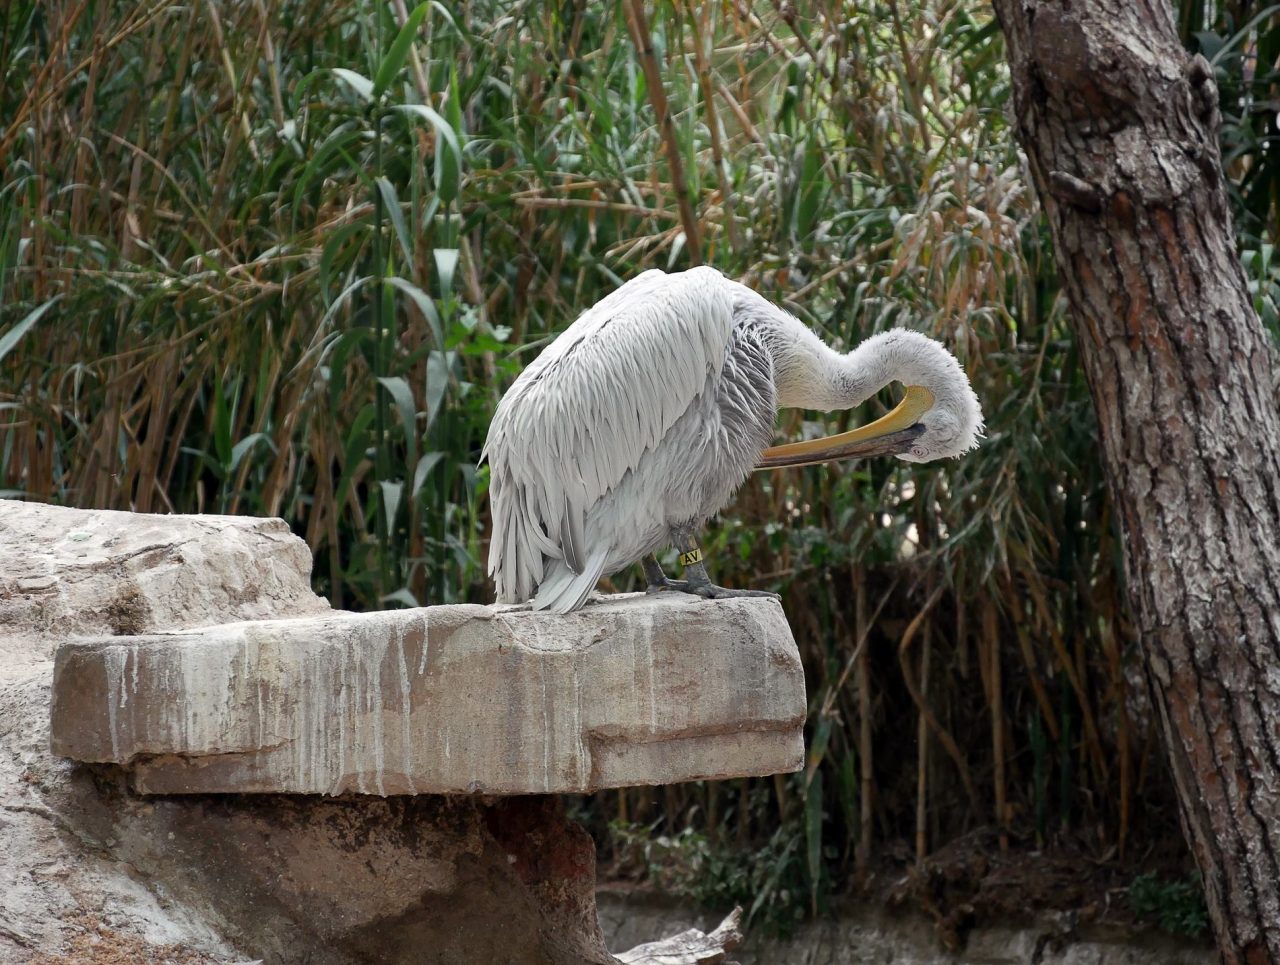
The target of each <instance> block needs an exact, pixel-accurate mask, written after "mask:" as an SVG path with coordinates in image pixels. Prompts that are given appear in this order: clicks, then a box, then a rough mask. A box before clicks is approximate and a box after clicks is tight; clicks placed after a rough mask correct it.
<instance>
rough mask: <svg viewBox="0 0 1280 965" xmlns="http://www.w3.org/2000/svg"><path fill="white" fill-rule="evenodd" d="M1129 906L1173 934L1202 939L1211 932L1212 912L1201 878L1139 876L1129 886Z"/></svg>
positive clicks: (1137, 913) (1136, 913) (1155, 875)
mask: <svg viewBox="0 0 1280 965" xmlns="http://www.w3.org/2000/svg"><path fill="white" fill-rule="evenodd" d="M1129 907H1130V908H1132V909H1133V913H1134V914H1135V915H1139V916H1141V917H1143V918H1148V919H1150V920H1152V921H1154V922H1155V923H1156V924H1158V925H1159V926H1160V927H1161V928H1162V929H1164V930H1165V931H1167V932H1169V933H1170V934H1172V935H1186V936H1188V937H1189V938H1203V937H1204V936H1205V935H1207V934H1208V932H1209V912H1208V910H1207V909H1206V908H1205V904H1204V890H1203V889H1202V888H1201V886H1200V879H1199V878H1198V877H1190V878H1183V879H1181V880H1178V881H1169V880H1166V879H1163V878H1161V877H1160V876H1159V875H1157V874H1144V875H1139V876H1138V877H1136V878H1134V879H1133V882H1132V884H1130V885H1129Z"/></svg>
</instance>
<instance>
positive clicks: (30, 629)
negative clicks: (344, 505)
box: [0, 501, 803, 965]
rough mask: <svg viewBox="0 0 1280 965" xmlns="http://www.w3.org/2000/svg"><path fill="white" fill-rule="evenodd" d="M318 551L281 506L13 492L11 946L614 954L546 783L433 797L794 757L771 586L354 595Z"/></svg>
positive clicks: (4, 594)
mask: <svg viewBox="0 0 1280 965" xmlns="http://www.w3.org/2000/svg"><path fill="white" fill-rule="evenodd" d="M309 570H310V556H309V554H308V553H307V551H306V548H305V546H304V545H303V544H302V542H301V541H300V540H298V539H296V538H295V537H294V536H292V535H291V534H290V533H289V532H288V530H287V529H286V528H285V527H284V526H283V524H281V523H279V522H278V521H271V520H241V519H232V518H224V517H139V516H134V515H131V514H125V513H93V512H86V511H77V510H65V509H56V508H51V507H44V506H34V505H24V504H20V503H14V502H3V501H0V961H3V962H11V961H12V962H25V961H39V962H41V963H42V965H43V963H48V962H54V961H65V962H75V963H93V962H95V961H100V962H118V961H151V960H154V961H160V960H173V961H182V962H185V963H207V962H219V963H222V962H238V961H252V960H257V959H261V960H263V961H265V962H267V963H276V962H301V961H306V962H310V963H312V965H347V963H355V962H404V961H421V962H439V963H446V965H450V963H468V965H469V963H473V962H490V961H492V962H510V963H513V965H526V963H527V965H551V963H560V962H588V963H591V962H599V963H606V962H612V961H614V959H613V958H612V957H611V956H610V955H609V954H608V952H607V951H606V950H605V944H604V941H603V938H602V935H601V932H600V928H599V924H598V920H597V917H596V911H595V900H594V884H595V859H594V849H593V848H592V845H591V841H590V839H589V838H588V837H587V835H586V834H585V832H583V831H582V829H581V828H579V827H578V826H577V825H575V824H574V823H572V822H570V821H567V820H566V819H565V818H564V817H563V815H562V813H561V811H560V806H559V803H558V800H557V799H556V798H553V797H547V796H521V797H509V798H502V797H494V796H491V794H489V795H483V796H482V795H480V794H478V793H473V794H469V795H454V796H441V795H435V794H424V793H421V792H422V791H425V790H427V789H428V788H432V789H442V790H443V789H448V790H466V789H467V788H469V787H473V785H474V788H473V789H475V790H478V789H479V788H480V787H484V788H485V789H486V790H488V791H490V792H492V791H494V790H544V789H552V788H555V789H560V788H565V789H568V788H576V789H581V788H585V787H591V786H606V785H609V784H614V783H618V782H621V781H624V780H632V779H635V780H636V781H638V782H650V781H666V780H672V779H687V778H691V777H700V776H707V775H712V774H718V773H748V772H760V771H763V770H764V769H765V768H768V767H775V766H777V767H779V768H781V767H791V766H797V765H798V764H799V756H798V743H797V737H796V735H797V734H798V727H799V725H800V722H801V717H802V712H803V687H802V681H801V679H800V677H799V668H798V664H797V663H796V662H795V659H794V648H793V647H792V648H790V649H789V648H788V644H789V639H790V638H789V634H788V635H785V636H784V632H785V623H783V622H782V620H781V616H780V612H779V610H778V607H777V604H775V603H773V602H771V601H741V602H739V601H731V602H730V603H729V604H728V605H726V604H724V603H702V602H699V601H688V602H684V601H680V600H678V599H672V600H666V599H661V600H656V601H653V600H649V601H644V600H632V601H618V602H610V603H605V604H601V605H597V606H592V607H590V608H588V609H587V610H586V611H583V613H581V614H575V615H574V618H575V621H576V622H570V623H564V624H562V623H560V622H559V621H558V619H557V618H554V617H545V616H541V615H535V614H529V613H520V612H512V611H495V610H490V609H489V608H485V607H456V608H440V610H439V611H437V610H435V609H433V610H428V611H397V612H392V613H385V614H371V615H367V616H356V615H352V614H342V613H334V612H332V611H329V609H328V607H327V605H326V604H325V603H324V601H323V600H320V599H318V598H316V597H315V596H314V595H312V594H311V592H310V590H309V588H308V577H309ZM646 614H647V616H646ZM682 621H689V622H688V623H687V624H683V625H684V626H685V627H686V630H685V632H683V633H682V632H680V627H681V625H682ZM646 627H648V628H650V629H652V630H653V633H652V635H651V636H648V635H646V634H647V633H648V630H646ZM193 628H194V629H193ZM77 634H81V635H89V636H91V637H94V638H96V639H91V640H85V639H80V640H77V641H74V642H72V641H71V639H70V638H71V637H72V636H73V635H77ZM60 644H61V645H64V646H66V647H67V649H66V651H65V653H64V654H63V655H62V656H61V657H60V658H59V661H58V666H59V671H58V677H57V680H56V685H55V679H54V663H53V659H52V655H53V653H54V651H55V648H56V647H57V646H58V645H60ZM95 675H97V676H96V677H95ZM735 678H738V679H737V680H736V682H735ZM406 685H407V688H408V690H407V693H406V690H405V689H404V688H405V687H406ZM55 690H56V693H55ZM51 704H54V705H56V708H57V709H56V711H55V719H56V721H57V738H56V743H57V747H58V749H59V750H60V751H64V752H67V753H71V754H74V755H77V756H80V757H84V758H86V759H89V760H91V761H96V762H118V763H91V764H81V763H73V762H72V761H70V760H68V759H66V758H63V757H61V756H59V755H55V754H53V753H51V750H50V726H49V724H50V707H51ZM446 711H447V713H446ZM735 711H736V714H737V716H736V717H735V716H734V713H735ZM762 720H764V721H771V722H772V723H769V724H768V726H761V721H762ZM739 724H742V725H744V726H743V727H741V728H739V726H738V725H739ZM406 728H407V730H406ZM770 728H773V729H772V730H770ZM446 738H447V743H446ZM757 740H758V741H759V742H760V746H761V747H762V748H763V750H762V751H761V754H760V757H759V759H758V760H757V761H756V763H755V764H752V763H750V755H749V754H747V753H746V752H745V751H744V748H749V747H751V746H752V742H754V741H757ZM113 744H114V746H113ZM104 749H105V750H104ZM455 755H459V758H458V759H459V760H461V761H462V762H463V763H462V764H455V763H454V761H455ZM441 761H444V763H441ZM726 762H727V763H726ZM486 768H488V769H487V770H486ZM468 770H470V771H471V773H472V774H473V776H472V777H470V778H468V779H467V780H466V781H463V777H464V776H466V774H467V772H468ZM474 775H481V776H480V777H476V776H474ZM419 781H421V784H419ZM410 782H412V783H410ZM138 788H142V789H145V790H148V791H160V790H165V791H174V790H181V791H184V792H187V793H185V794H183V795H180V796H164V795H153V796H144V795H140V794H138V793H137V789H138ZM212 790H217V791H219V792H229V791H253V792H255V793H252V794H236V793H217V794H211V793H203V792H208V791H212ZM279 790H291V791H299V790H306V791H321V792H330V793H339V792H341V794H340V796H336V797H334V796H321V795H319V794H312V795H302V794H278V793H262V792H268V791H279ZM414 791H417V792H419V793H417V794H412V793H401V792H414ZM197 792H200V793H197ZM361 792H369V793H361ZM383 794H386V795H391V796H387V797H383V796H381V795H383ZM397 794H399V795H400V796H395V795H397ZM111 956H114V957H111Z"/></svg>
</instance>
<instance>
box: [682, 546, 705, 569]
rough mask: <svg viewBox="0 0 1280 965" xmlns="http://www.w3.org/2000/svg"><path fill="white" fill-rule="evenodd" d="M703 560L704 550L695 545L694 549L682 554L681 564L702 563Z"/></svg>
mask: <svg viewBox="0 0 1280 965" xmlns="http://www.w3.org/2000/svg"><path fill="white" fill-rule="evenodd" d="M701 562H702V550H700V549H698V548H697V547H694V548H693V549H691V550H689V552H687V553H681V554H680V565H681V566H692V565H693V564H694V563H701Z"/></svg>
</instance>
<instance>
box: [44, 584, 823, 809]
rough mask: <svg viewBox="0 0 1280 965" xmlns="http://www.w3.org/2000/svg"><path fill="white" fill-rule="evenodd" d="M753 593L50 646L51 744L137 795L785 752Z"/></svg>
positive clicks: (785, 654)
mask: <svg viewBox="0 0 1280 965" xmlns="http://www.w3.org/2000/svg"><path fill="white" fill-rule="evenodd" d="M804 716H805V691H804V674H803V671H802V669H801V667H800V660H799V656H798V654H797V652H796V647H795V642H794V640H793V639H792V636H791V631H790V630H789V628H788V627H787V623H786V620H785V619H784V617H783V614H782V608H781V607H780V606H779V605H778V604H777V603H776V602H774V601H772V600H748V599H743V600H726V601H720V602H710V601H704V600H698V599H694V598H692V597H684V596H676V595H672V596H661V597H646V596H644V595H643V594H637V595H630V596H619V597H611V598H606V599H605V600H604V601H602V602H599V603H595V604H593V605H591V606H588V607H587V608H586V609H584V610H582V611H579V612H578V613H574V614H569V615H566V616H557V615H551V614H545V613H531V612H528V611H525V610H521V609H517V608H511V607H484V606H473V605H456V606H437V607H427V608H421V609H413V610H392V611H385V612H381V613H366V614H353V613H329V614H325V615H322V616H309V617H302V618H298V619H288V620H256V621H248V622H242V623H232V624H224V625H220V626H213V627H205V628H203V629H200V630H193V631H186V632H178V633H163V634H160V633H151V634H145V635H139V636H124V637H108V638H99V639H92V640H84V641H74V642H70V643H65V644H63V645H62V646H61V647H60V648H59V649H58V652H57V657H56V663H55V669H54V684H53V721H52V747H53V750H54V752H55V753H57V754H60V755H62V756H65V757H71V758H74V759H76V760H81V761H92V762H111V763H116V764H122V765H126V766H128V767H129V768H130V769H131V771H132V774H133V781H134V786H135V789H137V790H139V791H141V792H143V793H165V794H172V793H193V792H200V793H207V792H288V793H304V794H332V795H336V794H341V793H344V792H348V791H354V792H357V793H362V794H378V795H383V796H386V795H393V794H421V793H432V794H450V793H484V794H530V793H536V794H545V793H588V792H591V791H596V790H599V789H600V788H606V787H622V786H628V785H638V784H669V783H673V782H677V781H689V780H697V779H701V778H727V777H742V776H747V775H759V774H773V773H777V772H780V771H792V770H797V769H798V768H799V767H800V766H801V765H802V762H803V754H804V747H803V739H802V727H803V724H804Z"/></svg>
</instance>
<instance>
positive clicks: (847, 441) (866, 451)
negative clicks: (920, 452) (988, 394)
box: [756, 385, 933, 469]
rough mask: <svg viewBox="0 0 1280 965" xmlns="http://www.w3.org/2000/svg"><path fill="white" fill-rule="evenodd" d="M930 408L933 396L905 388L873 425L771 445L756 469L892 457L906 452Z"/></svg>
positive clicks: (919, 389) (920, 389) (920, 388)
mask: <svg viewBox="0 0 1280 965" xmlns="http://www.w3.org/2000/svg"><path fill="white" fill-rule="evenodd" d="M931 408H933V393H932V392H930V391H929V390H928V389H926V388H925V387H924V386H921V385H908V386H907V392H906V395H904V396H903V397H902V401H901V402H899V403H898V404H897V406H896V407H895V408H894V409H893V411H892V412H890V413H888V414H887V415H884V416H882V417H881V418H879V419H877V420H876V421H875V422H869V423H867V425H865V426H859V427H858V428H856V429H851V430H849V431H848V432H841V433H839V434H838V435H834V436H823V437H822V438H821V439H810V440H809V441H808V442H791V443H788V444H787V445H785V446H771V447H770V448H768V449H766V450H765V451H764V452H762V453H761V454H760V461H759V462H758V463H757V464H756V469H781V468H783V467H784V466H813V465H816V464H818V463H820V462H833V461H834V460H837V459H854V458H865V457H867V456H893V455H897V454H898V453H900V452H906V451H907V450H908V449H910V448H911V442H912V440H914V439H915V438H916V437H917V436H919V435H920V433H922V432H924V426H922V425H920V424H919V422H920V417H921V416H922V415H924V414H925V413H926V412H928V411H929V410H930V409H931Z"/></svg>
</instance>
